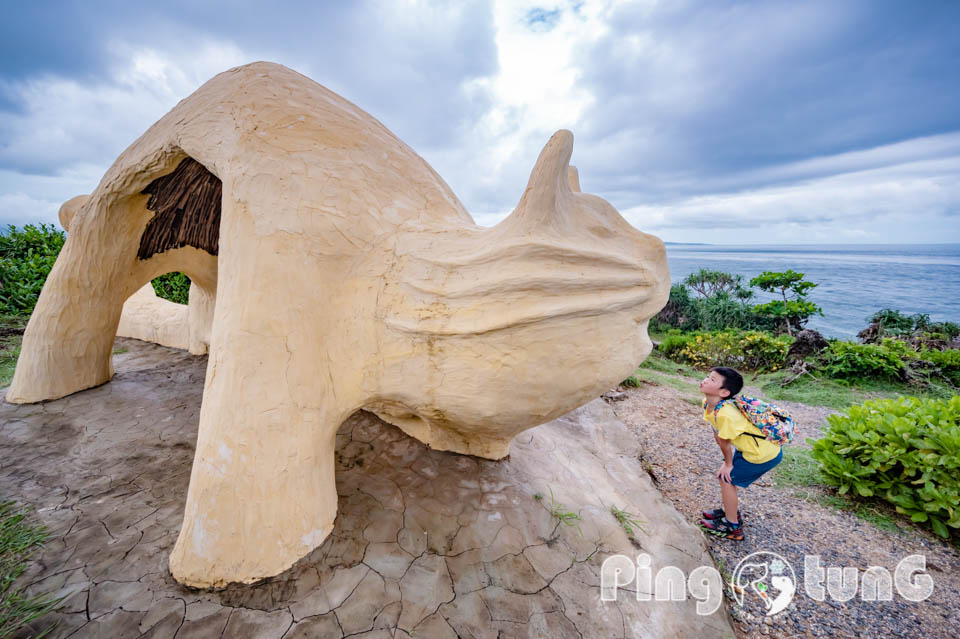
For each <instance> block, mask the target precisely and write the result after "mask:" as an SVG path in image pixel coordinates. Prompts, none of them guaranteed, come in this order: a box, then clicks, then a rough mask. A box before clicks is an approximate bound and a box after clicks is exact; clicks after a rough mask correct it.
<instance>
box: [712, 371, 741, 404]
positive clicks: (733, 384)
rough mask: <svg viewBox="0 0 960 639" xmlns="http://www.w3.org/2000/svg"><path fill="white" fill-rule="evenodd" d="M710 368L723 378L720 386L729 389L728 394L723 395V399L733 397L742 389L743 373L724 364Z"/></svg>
mask: <svg viewBox="0 0 960 639" xmlns="http://www.w3.org/2000/svg"><path fill="white" fill-rule="evenodd" d="M710 370H711V371H712V372H714V373H717V374H718V375H720V377H722V378H723V384H721V385H720V388H726V389H727V390H728V391H730V394H729V395H727V396H726V397H724V399H730V398H732V397H734V396H735V395H736V394H737V393H739V392H740V391H741V390H742V389H743V375H741V374H740V373H739V372H738V371H736V370H734V369H732V368H727V367H726V366H716V367H714V368H711V369H710Z"/></svg>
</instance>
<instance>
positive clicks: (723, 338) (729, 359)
mask: <svg viewBox="0 0 960 639" xmlns="http://www.w3.org/2000/svg"><path fill="white" fill-rule="evenodd" d="M792 342H793V338H791V337H789V336H786V335H784V336H780V337H774V336H772V335H770V334H769V333H764V332H762V331H735V330H727V331H714V332H708V333H693V334H687V335H672V336H668V337H667V338H666V339H665V340H664V341H663V342H661V344H660V347H659V349H660V351H661V352H662V353H663V354H664V355H665V356H666V357H669V358H670V359H672V360H674V361H676V362H680V363H682V364H689V365H691V366H694V367H696V368H698V369H700V370H706V369H709V368H712V367H714V366H730V367H733V368H738V369H742V370H747V371H775V370H778V369H780V368H782V367H783V365H784V363H785V362H786V359H787V351H788V350H789V349H790V344H791V343H792Z"/></svg>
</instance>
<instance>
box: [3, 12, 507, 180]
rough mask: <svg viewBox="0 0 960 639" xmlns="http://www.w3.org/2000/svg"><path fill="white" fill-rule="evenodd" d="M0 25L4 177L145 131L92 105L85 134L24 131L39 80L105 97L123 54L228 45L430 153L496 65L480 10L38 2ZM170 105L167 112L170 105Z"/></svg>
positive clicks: (454, 133)
mask: <svg viewBox="0 0 960 639" xmlns="http://www.w3.org/2000/svg"><path fill="white" fill-rule="evenodd" d="M3 25H4V26H3V27H2V31H0V35H2V36H4V37H3V38H2V40H3V47H5V48H4V49H3V52H4V55H3V67H2V68H3V75H2V76H0V95H2V96H3V99H2V101H0V169H2V168H7V169H12V170H17V171H23V172H30V173H40V174H55V173H57V172H58V171H59V170H61V169H62V168H63V166H64V165H65V164H66V163H69V162H77V161H81V160H86V161H89V162H95V163H104V162H109V160H110V159H112V158H110V157H108V156H111V155H112V156H115V155H116V154H118V153H119V152H120V151H121V150H122V149H123V148H124V147H125V146H126V145H127V144H129V143H130V142H131V141H132V139H133V137H136V135H139V134H140V133H142V131H143V130H145V129H146V127H148V126H149V125H150V124H152V121H144V122H136V123H134V122H127V121H123V120H124V119H136V115H135V114H134V115H131V116H130V117H129V118H124V116H122V115H121V117H120V120H121V121H120V122H114V123H111V122H109V121H104V120H103V117H102V116H103V113H102V111H103V110H104V109H103V106H104V105H103V104H100V105H99V106H98V107H96V109H95V110H96V111H100V112H101V113H90V114H89V116H90V120H91V122H90V126H87V127H82V126H80V127H78V126H76V125H78V124H80V121H82V120H83V119H84V117H83V114H70V116H69V117H68V118H66V119H67V121H68V122H70V123H71V124H72V125H74V126H72V127H69V128H68V127H63V128H61V127H59V126H55V125H53V126H51V124H50V123H49V122H47V123H45V125H44V126H42V127H31V124H34V122H33V121H32V120H31V117H30V116H31V112H32V113H36V112H37V111H39V110H41V108H42V107H40V106H38V105H37V104H28V100H29V98H30V96H31V91H33V92H34V93H36V92H37V90H36V86H37V84H38V82H42V81H44V80H50V79H57V78H63V79H68V80H69V82H70V83H72V84H73V85H75V86H72V87H70V88H68V89H63V88H62V87H61V89H62V90H61V93H62V92H63V91H64V90H66V91H68V92H69V91H78V92H82V91H83V90H84V89H91V90H95V91H97V92H98V93H101V94H104V95H109V93H110V91H111V89H112V88H114V85H116V84H117V81H116V80H115V78H114V77H113V76H114V75H115V74H116V69H117V67H118V65H119V64H121V63H122V60H118V59H117V58H118V51H120V52H121V53H120V55H123V53H122V52H123V51H130V50H134V49H151V50H155V51H157V52H160V53H161V54H163V53H166V52H171V53H174V54H180V55H188V56H189V53H190V52H191V51H196V55H202V51H203V47H202V46H201V45H203V44H204V43H209V42H216V43H221V44H225V45H230V46H232V47H235V48H236V50H238V51H240V52H242V53H243V54H244V55H248V56H251V57H250V58H249V59H244V60H241V61H240V62H250V61H253V60H254V59H268V60H271V61H275V62H280V63H281V64H285V65H287V66H290V67H292V68H294V69H296V70H298V71H300V72H302V73H304V74H306V75H308V76H310V77H311V78H313V79H315V80H316V81H318V82H320V83H321V84H324V85H326V86H328V87H329V88H330V89H332V90H334V91H336V92H338V93H340V94H342V95H343V96H344V97H346V98H348V99H350V100H351V101H353V102H355V103H357V104H359V105H362V107H363V108H364V109H365V110H367V111H369V112H370V113H371V114H373V115H374V116H375V117H377V118H378V119H380V120H381V121H383V122H384V123H385V124H386V125H387V126H388V127H390V128H391V129H393V130H394V131H395V132H396V133H397V134H398V135H400V137H401V138H403V139H405V140H406V141H408V142H410V143H411V144H412V145H414V146H425V147H430V146H434V145H438V144H441V143H442V142H444V141H446V142H449V141H450V140H452V139H457V138H458V137H459V136H460V135H462V132H463V129H464V121H469V120H470V119H471V118H475V117H477V114H478V113H480V112H482V111H483V110H484V109H485V108H486V107H487V102H486V98H485V96H484V95H483V94H480V93H476V92H469V91H466V90H465V88H464V86H465V83H468V82H469V81H470V80H471V79H473V78H476V77H482V76H484V75H488V74H491V73H494V72H495V71H496V60H497V56H496V50H495V46H494V42H493V32H492V18H491V14H490V9H489V7H488V6H487V5H486V4H485V3H479V2H463V3H456V4H454V5H447V4H445V3H428V2H421V3H417V4H416V5H415V6H414V5H413V4H403V5H401V4H398V3H392V2H369V1H367V2H349V3H335V2H329V3H328V2H308V1H304V2H298V3H280V4H277V5H271V6H266V5H264V4H263V3H258V2H252V1H248V2H229V3H224V2H220V3H218V2H185V1H175V2H167V3H164V4H163V5H148V4H146V3H143V4H141V3H131V2H126V3H120V2H117V3H113V2H100V3H80V2H63V3H61V2H56V3H54V2H44V1H41V2H37V3H34V4H29V5H28V4H26V3H24V6H23V7H20V6H19V5H18V8H17V10H16V11H15V12H14V15H12V16H11V19H10V20H8V21H4V23H3ZM220 70H225V69H217V71H220ZM205 79H207V78H206V77H204V78H200V79H198V80H197V84H199V82H202V81H203V80H205ZM193 88H196V86H192V87H191V89H190V90H192V89H193ZM61 97H62V96H61ZM182 97H185V95H178V96H177V98H176V99H180V98H182ZM107 99H109V98H106V97H105V98H103V99H102V100H100V101H101V102H103V101H105V100H107ZM168 102H170V103H169V104H168V105H167V106H166V108H169V107H172V106H173V104H174V103H175V100H168ZM85 106H88V105H85V104H78V105H77V108H78V109H83V108H84V107H85ZM111 115H113V114H111ZM159 115H162V112H160V113H157V114H153V113H151V116H152V117H159ZM114 117H115V116H114ZM98 118H99V119H98ZM37 128H42V129H44V130H36V129H37ZM81 128H86V129H87V131H88V132H89V131H92V130H96V135H92V134H91V135H84V133H83V131H82V130H78V129H81ZM24 129H31V130H28V131H25V130H24ZM85 138H86V139H85ZM91 138H92V139H91ZM84 154H86V155H84Z"/></svg>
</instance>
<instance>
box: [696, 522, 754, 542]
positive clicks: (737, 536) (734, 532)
mask: <svg viewBox="0 0 960 639" xmlns="http://www.w3.org/2000/svg"><path fill="white" fill-rule="evenodd" d="M700 527H701V528H703V529H704V530H705V531H706V532H708V533H710V534H711V535H713V536H715V537H720V538H722V539H732V540H734V541H743V524H742V523H741V524H740V525H739V526H737V527H736V528H734V527H733V524H731V523H730V522H729V521H727V519H726V517H721V518H720V519H701V520H700Z"/></svg>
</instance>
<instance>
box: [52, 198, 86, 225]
mask: <svg viewBox="0 0 960 639" xmlns="http://www.w3.org/2000/svg"><path fill="white" fill-rule="evenodd" d="M89 199H90V196H89V195H78V196H77V197H73V198H70V199H69V200H67V201H66V202H64V203H63V206H61V207H60V213H59V215H58V217H59V218H60V226H62V227H63V230H64V231H67V232H69V231H70V223H71V222H73V217H74V216H75V215H76V214H77V211H79V210H80V207H81V206H83V205H84V204H86V203H87V200H89Z"/></svg>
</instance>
